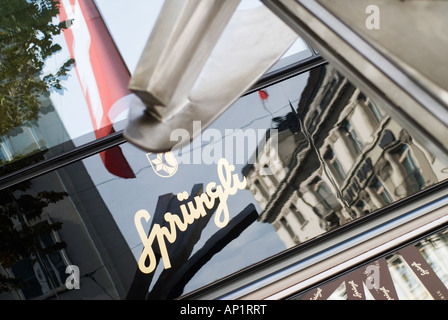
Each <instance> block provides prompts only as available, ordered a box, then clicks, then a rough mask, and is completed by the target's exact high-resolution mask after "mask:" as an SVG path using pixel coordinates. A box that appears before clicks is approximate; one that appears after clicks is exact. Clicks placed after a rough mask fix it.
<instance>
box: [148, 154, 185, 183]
mask: <svg viewBox="0 0 448 320" xmlns="http://www.w3.org/2000/svg"><path fill="white" fill-rule="evenodd" d="M146 157H147V158H148V161H149V163H150V164H151V167H152V169H153V170H154V172H155V173H156V174H157V175H158V176H159V177H162V178H169V177H172V176H173V175H174V174H175V173H176V172H177V168H178V163H177V160H176V157H175V156H174V154H173V153H172V152H171V151H168V152H162V153H152V152H149V153H147V154H146Z"/></svg>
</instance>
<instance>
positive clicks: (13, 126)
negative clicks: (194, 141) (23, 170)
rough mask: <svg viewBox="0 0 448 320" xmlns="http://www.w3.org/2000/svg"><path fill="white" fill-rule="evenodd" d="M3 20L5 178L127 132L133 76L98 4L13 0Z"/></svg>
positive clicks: (0, 69)
mask: <svg viewBox="0 0 448 320" xmlns="http://www.w3.org/2000/svg"><path fill="white" fill-rule="evenodd" d="M0 17H1V19H0V74H1V78H2V81H1V83H0V108H1V109H0V119H1V123H0V165H1V166H2V170H1V171H2V175H3V174H6V173H9V172H11V171H13V170H17V169H18V168H19V167H20V166H26V165H29V164H30V163H33V162H37V161H39V160H42V159H46V158H51V157H52V156H54V155H58V154H61V153H63V152H66V151H68V150H70V149H73V148H74V147H76V146H79V145H81V144H84V143H86V142H90V141H93V140H96V139H100V138H103V137H105V136H107V135H109V134H111V133H113V132H116V131H118V130H121V129H123V127H124V126H123V125H124V124H123V123H122V122H123V121H121V120H123V119H125V118H126V115H127V114H126V109H127V103H126V102H127V101H128V99H130V97H131V96H130V92H129V91H127V89H126V88H127V84H128V82H129V78H130V74H129V71H128V70H127V67H126V66H125V64H124V63H123V61H122V59H121V56H120V54H119V53H118V51H117V49H116V47H115V44H114V42H113V41H112V39H111V38H110V36H109V32H108V31H107V28H106V27H105V25H104V23H103V22H102V19H101V17H100V15H99V12H98V11H97V9H96V7H95V6H93V5H88V3H84V2H78V1H68V0H62V1H60V3H59V2H58V1H44V0H30V1H27V0H7V1H3V2H2V6H1V8H0ZM92 18H93V19H92ZM25 158H27V159H26V160H25ZM19 160H20V162H18V161H19ZM16 162H17V163H16Z"/></svg>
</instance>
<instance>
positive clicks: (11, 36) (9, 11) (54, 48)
mask: <svg viewBox="0 0 448 320" xmlns="http://www.w3.org/2000/svg"><path fill="white" fill-rule="evenodd" d="M58 13H59V1H56V0H1V5H0V17H1V19H0V79H1V80H0V135H1V136H3V135H6V134H8V133H10V131H11V130H13V129H14V128H18V127H20V126H22V125H30V124H31V123H32V122H33V121H36V120H37V119H38V116H39V112H43V113H45V110H44V108H42V107H41V106H40V99H41V97H42V96H47V95H48V94H49V93H50V92H51V91H52V90H61V89H62V85H61V79H62V78H63V77H64V76H66V75H67V72H68V70H69V69H70V67H71V66H72V64H73V63H74V60H73V59H69V60H67V61H65V62H64V63H63V64H62V65H61V66H60V67H59V69H58V70H57V71H56V72H54V73H47V74H44V72H43V69H44V65H45V61H46V60H47V58H49V57H50V56H52V55H53V54H55V53H56V52H58V51H60V50H61V49H62V48H61V46H60V45H58V44H56V43H54V42H53V40H54V36H56V35H58V34H60V33H61V31H62V29H63V27H64V26H65V23H64V22H61V23H59V22H58V23H55V21H57V20H56V19H55V17H56V16H57V14H58ZM19 131H20V130H19ZM17 133H20V132H14V134H17Z"/></svg>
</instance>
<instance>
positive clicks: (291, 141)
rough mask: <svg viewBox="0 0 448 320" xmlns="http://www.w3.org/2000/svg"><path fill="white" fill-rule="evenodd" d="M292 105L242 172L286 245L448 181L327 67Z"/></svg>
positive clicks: (383, 115) (262, 218)
mask: <svg viewBox="0 0 448 320" xmlns="http://www.w3.org/2000/svg"><path fill="white" fill-rule="evenodd" d="M291 108H292V110H291V112H290V113H289V114H287V115H286V116H284V117H281V118H275V119H274V121H275V123H276V125H275V129H277V130H276V131H272V132H273V133H270V134H269V136H268V138H267V142H266V144H265V146H263V147H260V148H259V150H258V151H257V155H256V160H255V161H253V163H251V164H248V165H246V166H245V168H244V169H243V174H244V175H245V176H246V177H247V180H248V189H249V190H250V191H251V192H252V193H253V195H254V197H255V200H256V201H257V202H258V204H259V205H260V207H261V208H262V210H263V212H262V214H261V215H260V221H262V222H265V223H271V224H272V225H273V226H274V227H275V229H276V230H277V232H278V234H279V236H280V238H281V239H282V240H283V242H284V243H285V244H286V246H287V247H291V246H294V245H296V244H298V243H301V242H303V241H306V240H308V239H310V238H313V237H315V236H317V235H319V234H321V233H324V232H327V231H329V230H332V229H334V228H336V227H338V226H341V225H343V224H345V223H347V222H349V221H352V220H354V219H356V218H359V217H362V216H364V215H367V214H370V213H372V212H374V211H375V210H377V209H379V208H382V207H385V206H387V205H389V204H391V203H393V202H395V201H397V200H399V199H402V198H404V197H407V196H409V195H412V194H414V193H416V192H418V191H420V190H422V189H424V188H426V187H428V186H430V185H433V184H435V183H437V182H439V181H441V180H443V179H445V178H446V177H447V176H446V174H445V173H443V171H444V170H443V168H445V167H446V165H445V164H443V163H442V162H441V161H440V160H439V159H437V157H435V156H434V155H432V154H431V153H429V152H428V150H426V149H425V148H424V147H423V146H422V145H420V144H419V143H418V142H417V141H415V139H413V137H412V135H411V134H410V133H409V132H407V131H406V130H404V129H403V128H402V127H401V126H400V125H399V124H398V123H397V122H396V121H394V119H392V118H391V116H389V115H388V114H386V113H385V112H384V111H383V110H381V108H379V107H378V106H377V105H375V103H374V102H373V101H371V100H370V99H369V98H368V97H366V96H365V95H364V94H363V93H362V92H360V90H359V89H357V88H356V87H354V86H353V85H352V84H351V83H349V82H348V81H347V79H346V78H345V77H343V76H342V75H341V74H339V73H338V72H337V71H336V70H335V69H333V68H332V67H330V66H323V67H319V68H315V69H313V70H312V71H311V72H310V76H309V79H308V83H307V85H306V87H305V89H304V91H303V93H302V96H301V99H300V101H299V103H298V104H297V105H296V106H292V105H291ZM274 139H275V141H276V144H277V148H270V147H269V146H270V143H269V140H271V141H273V140H274ZM266 173H272V174H266Z"/></svg>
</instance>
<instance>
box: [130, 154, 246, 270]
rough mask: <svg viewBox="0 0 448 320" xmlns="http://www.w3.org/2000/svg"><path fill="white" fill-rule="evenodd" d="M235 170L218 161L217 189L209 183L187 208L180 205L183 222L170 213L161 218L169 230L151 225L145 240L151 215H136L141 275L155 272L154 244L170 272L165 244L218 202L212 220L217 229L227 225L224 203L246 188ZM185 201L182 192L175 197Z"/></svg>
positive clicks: (146, 212) (244, 181) (139, 212)
mask: <svg viewBox="0 0 448 320" xmlns="http://www.w3.org/2000/svg"><path fill="white" fill-rule="evenodd" d="M234 170H235V166H233V165H230V164H229V162H228V161H227V160H226V159H220V160H219V162H218V177H219V182H220V185H216V183H215V182H210V183H209V184H207V187H206V188H205V190H206V192H205V193H203V194H201V195H199V196H196V197H194V199H193V200H191V201H189V202H187V203H186V204H182V205H181V206H180V211H181V213H182V219H181V217H179V216H178V215H176V214H172V213H171V212H167V213H165V215H164V216H163V218H164V219H165V221H166V222H167V223H168V226H164V227H161V226H160V225H159V224H154V225H153V227H152V229H151V231H150V232H149V236H148V237H147V236H146V233H145V230H144V228H143V224H142V222H143V221H142V220H144V223H148V222H149V220H150V219H151V215H150V214H149V213H148V211H146V210H144V209H142V210H139V211H137V212H136V213H135V216H134V223H135V227H136V229H137V232H138V235H139V236H140V239H141V240H142V244H143V250H142V253H141V255H140V258H139V261H138V267H139V269H140V271H141V272H143V273H151V272H153V271H154V269H155V268H156V265H157V259H156V254H155V252H154V249H153V248H152V245H153V243H154V241H157V244H158V245H159V250H160V255H161V258H162V260H163V264H164V267H165V269H169V268H171V261H170V257H169V254H168V250H167V248H166V240H167V241H168V242H169V243H174V242H175V241H176V238H177V230H179V231H180V232H184V231H185V230H187V228H188V226H189V225H191V224H193V223H194V222H195V220H197V219H200V218H202V217H205V216H206V215H207V211H206V209H205V208H207V209H212V208H213V207H214V206H215V200H216V199H219V203H218V206H217V209H216V212H215V219H214V221H215V224H216V226H217V227H219V228H223V227H225V226H226V225H227V224H228V223H229V219H230V215H229V208H228V206H227V199H228V197H229V196H230V195H234V194H236V193H237V192H238V190H243V189H244V188H245V187H246V184H247V181H246V178H245V177H244V178H243V180H242V181H240V179H239V177H238V174H236V173H235V174H232V172H233V171H234ZM188 198H189V195H188V193H187V192H185V191H184V192H181V193H179V194H178V195H177V199H178V200H179V201H183V200H186V199H188Z"/></svg>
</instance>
